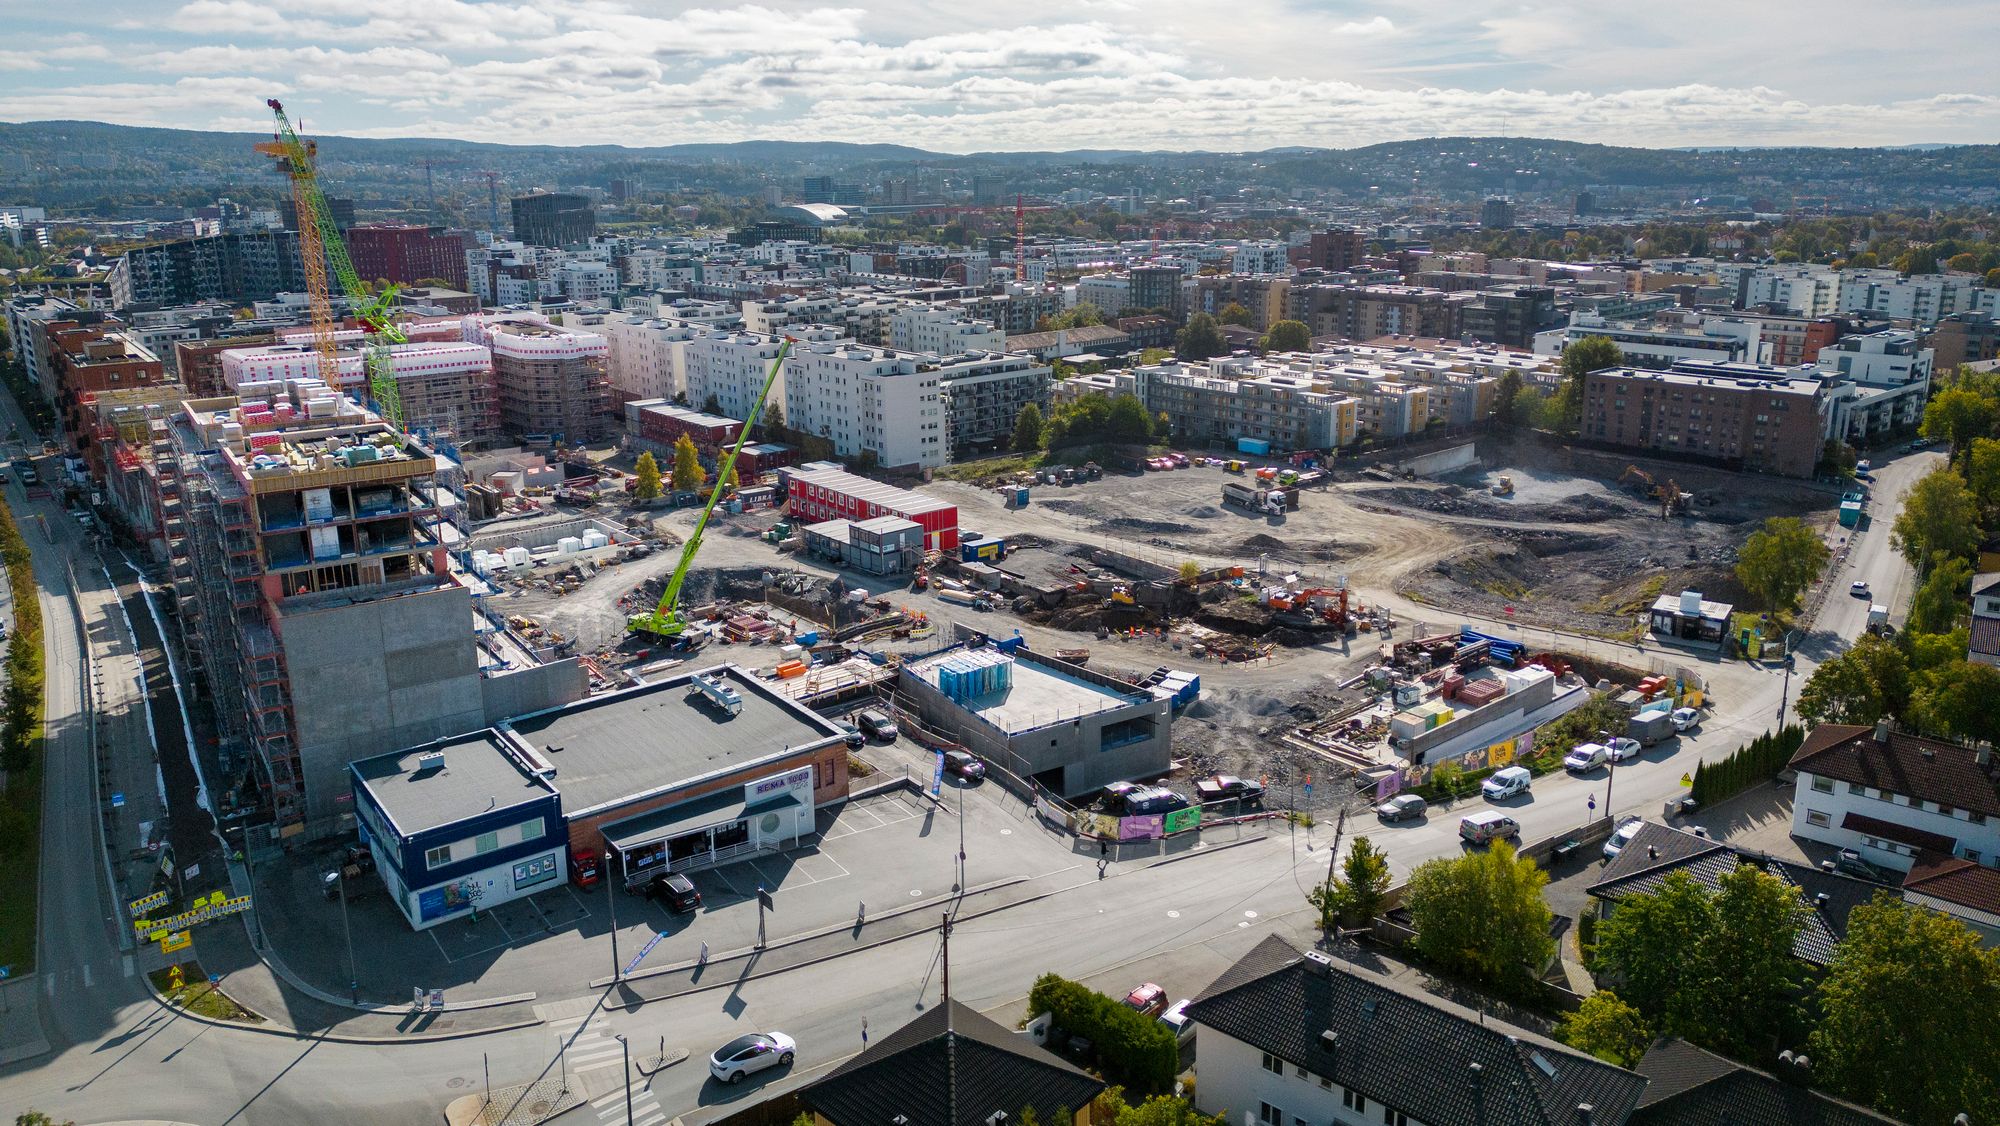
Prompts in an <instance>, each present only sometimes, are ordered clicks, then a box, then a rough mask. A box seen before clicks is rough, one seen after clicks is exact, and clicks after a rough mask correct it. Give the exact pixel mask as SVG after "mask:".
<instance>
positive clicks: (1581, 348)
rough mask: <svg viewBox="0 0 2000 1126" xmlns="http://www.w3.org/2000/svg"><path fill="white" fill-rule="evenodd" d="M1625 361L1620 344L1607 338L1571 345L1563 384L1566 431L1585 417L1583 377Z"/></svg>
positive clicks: (1590, 338)
mask: <svg viewBox="0 0 2000 1126" xmlns="http://www.w3.org/2000/svg"><path fill="white" fill-rule="evenodd" d="M1624 362H1625V353H1623V352H1620V351H1619V350H1618V342H1617V341H1615V340H1613V339H1611V338H1610V337H1608V336H1586V337H1584V338H1583V339H1581V340H1577V341H1574V342H1572V343H1571V344H1570V345H1569V346H1568V347H1567V348H1564V349H1563V351H1562V373H1563V385H1562V389H1561V391H1559V392H1557V394H1558V395H1560V396H1562V406H1563V413H1562V423H1563V426H1564V427H1566V428H1573V427H1575V426H1576V423H1577V419H1578V418H1579V417H1581V416H1582V414H1583V377H1584V376H1586V375H1589V374H1590V373H1591V372H1593V371H1603V370H1604V369H1605V368H1615V367H1617V366H1618V365H1619V364H1622V363H1624Z"/></svg>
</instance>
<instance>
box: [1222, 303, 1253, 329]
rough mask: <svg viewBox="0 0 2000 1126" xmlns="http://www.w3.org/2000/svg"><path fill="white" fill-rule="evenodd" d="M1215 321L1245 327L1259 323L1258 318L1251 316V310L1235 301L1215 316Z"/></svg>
mask: <svg viewBox="0 0 2000 1126" xmlns="http://www.w3.org/2000/svg"><path fill="white" fill-rule="evenodd" d="M1215 319H1216V320H1218V321H1221V322H1222V323H1223V324H1226V325H1242V326H1244V327H1248V326H1250V325H1253V324H1255V323H1256V321H1257V318H1256V317H1255V316H1253V315H1251V312H1250V310H1248V309H1246V308H1244V307H1243V306H1242V305H1240V304H1238V303H1237V302H1234V301H1231V302H1230V303H1229V304H1227V305H1224V306H1223V307H1222V310H1221V311H1220V312H1218V313H1216V314H1215Z"/></svg>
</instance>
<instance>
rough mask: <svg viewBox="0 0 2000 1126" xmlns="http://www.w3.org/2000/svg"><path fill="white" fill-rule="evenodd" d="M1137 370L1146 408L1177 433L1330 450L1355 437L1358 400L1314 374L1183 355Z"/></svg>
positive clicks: (1223, 442) (1207, 441) (1197, 440)
mask: <svg viewBox="0 0 2000 1126" xmlns="http://www.w3.org/2000/svg"><path fill="white" fill-rule="evenodd" d="M1132 374H1133V380H1134V387H1135V390H1136V392H1137V393H1138V395H1139V398H1140V400H1141V401H1142V402H1144V403H1145V404H1146V410H1147V412H1148V413H1149V414H1156V415H1158V414H1164V415H1166V416H1167V424H1168V426H1169V427H1171V428H1172V432H1173V434H1174V437H1175V439H1176V440H1177V441H1184V442H1189V443H1193V444H1201V445H1209V446H1225V447H1233V446H1234V445H1235V444H1236V442H1237V440H1238V439H1240V438H1251V439H1259V440H1263V441H1268V442H1270V443H1271V444H1272V445H1273V446H1274V447H1277V448H1280V449H1300V450H1305V449H1315V450H1326V449H1334V448H1336V447H1339V446H1345V445H1350V444H1352V443H1353V441H1354V439H1355V437H1356V435H1357V434H1358V432H1359V427H1360V423H1361V404H1360V403H1359V402H1358V401H1356V400H1355V399H1354V398H1352V397H1350V396H1347V395H1342V394H1339V393H1336V392H1332V391H1329V390H1327V389H1326V388H1324V387H1322V386H1320V385H1318V384H1317V383H1316V382H1315V381H1314V380H1313V379H1312V378H1311V377H1310V376H1305V375H1301V374H1297V373H1291V372H1285V371H1277V370H1256V369H1252V370H1245V371H1243V372H1241V373H1239V374H1238V375H1236V376H1234V377H1231V376H1229V375H1225V374H1223V373H1222V372H1221V371H1219V370H1218V369H1217V368H1216V367H1215V366H1213V365H1209V364H1184V363H1178V362H1175V363H1165V364H1159V365H1156V366H1153V367H1142V368H1138V369H1136V370H1135V371H1134V372H1133V373H1132ZM1076 382H1077V381H1076V380H1066V381H1065V383H1066V384H1067V383H1076ZM1088 389H1089V390H1107V391H1111V390H1114V389H1112V388H1099V387H1091V388H1088ZM1073 390H1076V391H1083V390H1086V388H1082V387H1079V388H1075V389H1073Z"/></svg>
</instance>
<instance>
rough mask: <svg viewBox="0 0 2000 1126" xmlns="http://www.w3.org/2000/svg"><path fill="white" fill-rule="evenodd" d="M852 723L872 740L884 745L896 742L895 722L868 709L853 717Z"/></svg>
mask: <svg viewBox="0 0 2000 1126" xmlns="http://www.w3.org/2000/svg"><path fill="white" fill-rule="evenodd" d="M854 722H855V723H856V724H857V725H859V726H860V728H861V730H863V731H865V732H867V733H868V735H869V736H870V737H872V738H876V739H880V740H882V741H883V742H884V743H893V742H895V741H896V721H895V720H893V719H890V718H889V717H888V716H885V715H883V714H882V713H881V712H878V711H876V710H874V709H873V708H870V709H869V710H867V711H865V712H862V713H860V714H859V715H856V716H855V717H854Z"/></svg>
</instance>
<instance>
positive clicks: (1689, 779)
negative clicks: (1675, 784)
mask: <svg viewBox="0 0 2000 1126" xmlns="http://www.w3.org/2000/svg"><path fill="white" fill-rule="evenodd" d="M1681 785H1683V786H1692V785H1694V776H1693V775H1691V774H1683V775H1681Z"/></svg>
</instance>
